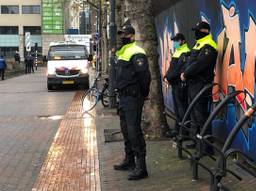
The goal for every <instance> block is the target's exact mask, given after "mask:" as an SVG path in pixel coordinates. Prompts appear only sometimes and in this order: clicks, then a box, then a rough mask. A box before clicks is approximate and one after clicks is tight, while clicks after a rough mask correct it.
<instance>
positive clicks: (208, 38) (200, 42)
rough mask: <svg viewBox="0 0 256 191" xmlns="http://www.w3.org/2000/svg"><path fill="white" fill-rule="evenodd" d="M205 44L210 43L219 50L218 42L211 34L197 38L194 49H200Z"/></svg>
mask: <svg viewBox="0 0 256 191" xmlns="http://www.w3.org/2000/svg"><path fill="white" fill-rule="evenodd" d="M205 45H210V46H211V47H213V48H214V49H215V50H217V44H216V42H214V40H213V39H212V35H211V34H209V35H207V36H205V37H204V38H201V39H199V40H197V41H196V44H195V46H194V47H193V50H200V49H201V48H203V47H204V46H205Z"/></svg>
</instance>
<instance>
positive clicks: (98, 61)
mask: <svg viewBox="0 0 256 191" xmlns="http://www.w3.org/2000/svg"><path fill="white" fill-rule="evenodd" d="M82 2H83V3H87V4H89V5H90V6H92V7H93V8H94V9H95V10H96V11H97V26H96V31H97V34H98V39H97V40H98V43H97V48H96V69H97V70H101V59H100V58H101V39H102V38H101V15H102V14H101V0H98V4H97V5H95V4H94V3H92V2H91V1H89V0H83V1H82Z"/></svg>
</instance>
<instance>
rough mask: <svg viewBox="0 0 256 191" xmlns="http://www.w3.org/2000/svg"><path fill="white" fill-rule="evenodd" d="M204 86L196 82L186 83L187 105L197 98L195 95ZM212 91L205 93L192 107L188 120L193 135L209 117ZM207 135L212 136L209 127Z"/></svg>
mask: <svg viewBox="0 0 256 191" xmlns="http://www.w3.org/2000/svg"><path fill="white" fill-rule="evenodd" d="M205 85H206V84H205V83H203V82H201V81H199V80H197V81H190V82H189V83H188V102H189V104H190V103H191V102H192V100H193V99H194V98H195V97H196V96H197V94H198V93H199V92H200V91H201V90H202V89H203V88H204V86H205ZM211 95H212V89H211V90H209V91H208V92H206V93H205V94H204V95H203V96H202V97H201V99H199V101H198V102H197V104H196V105H195V106H194V108H193V110H192V112H191V115H190V119H191V130H192V131H193V134H196V133H199V132H200V129H201V128H202V127H203V125H204V123H205V121H206V120H207V118H208V117H209V106H210V103H211V101H212V96H211ZM207 134H212V130H211V127H209V128H208V131H207Z"/></svg>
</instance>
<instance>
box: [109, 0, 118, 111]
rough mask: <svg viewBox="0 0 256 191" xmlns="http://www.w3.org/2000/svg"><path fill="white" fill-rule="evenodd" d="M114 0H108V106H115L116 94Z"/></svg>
mask: <svg viewBox="0 0 256 191" xmlns="http://www.w3.org/2000/svg"><path fill="white" fill-rule="evenodd" d="M115 6H116V2H115V0H110V19H109V20H110V24H109V33H110V51H111V57H110V65H109V93H110V97H109V107H110V108H114V107H116V96H115V90H114V86H115V83H116V81H115V76H116V61H115V52H116V30H117V27H116V22H115V21H116V18H115V17H116V14H115Z"/></svg>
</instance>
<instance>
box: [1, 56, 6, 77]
mask: <svg viewBox="0 0 256 191" xmlns="http://www.w3.org/2000/svg"><path fill="white" fill-rule="evenodd" d="M6 67H7V65H6V61H5V59H4V56H3V55H1V56H0V76H1V78H2V80H4V73H5V69H6Z"/></svg>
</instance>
